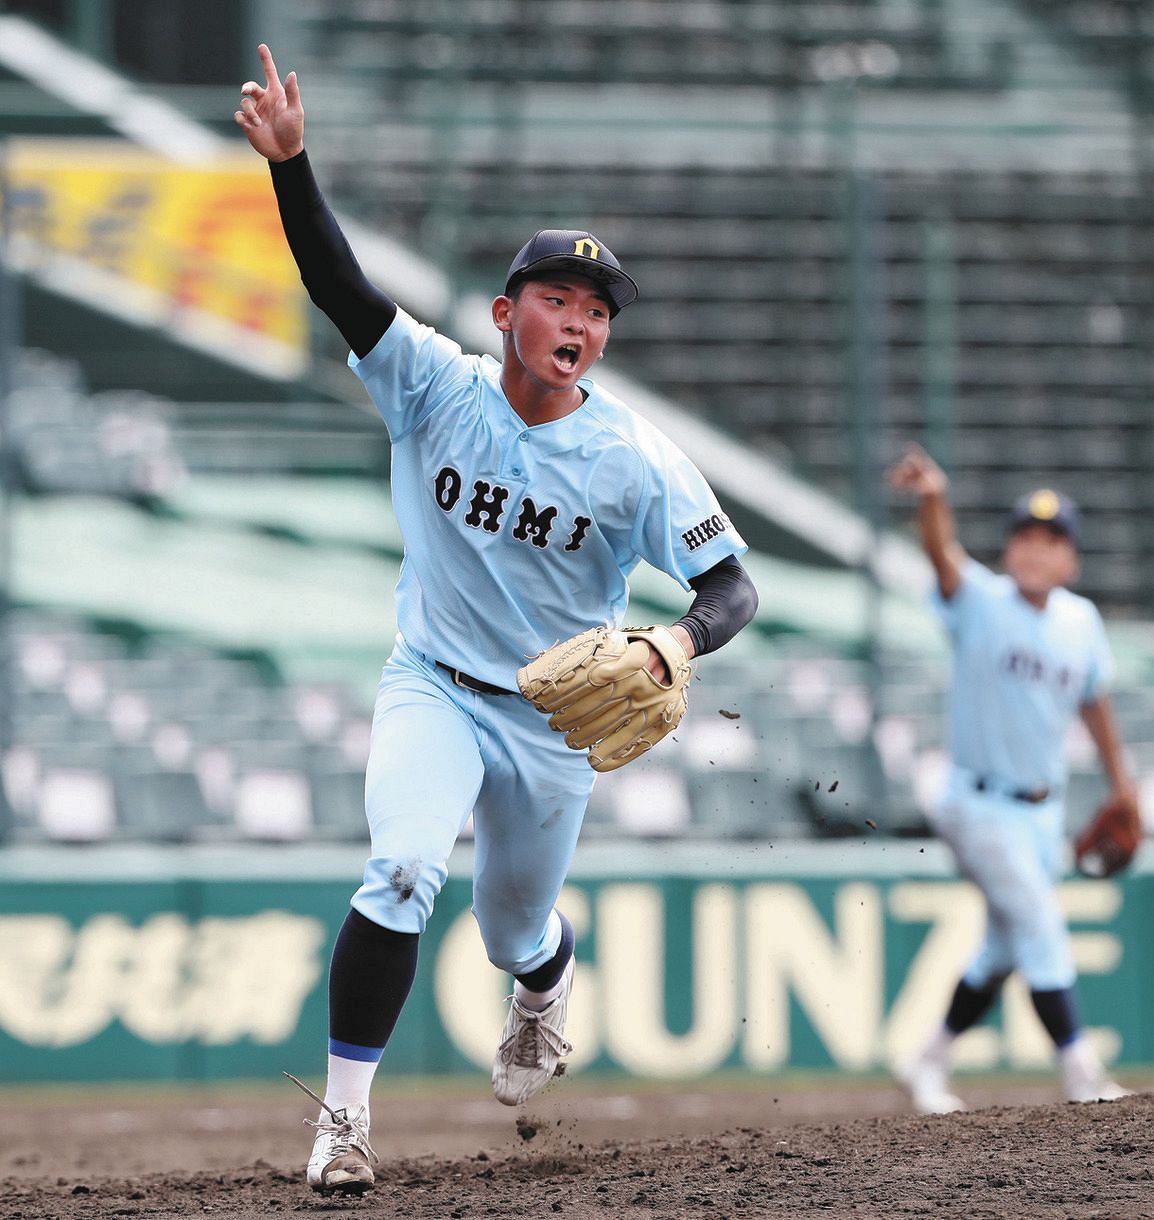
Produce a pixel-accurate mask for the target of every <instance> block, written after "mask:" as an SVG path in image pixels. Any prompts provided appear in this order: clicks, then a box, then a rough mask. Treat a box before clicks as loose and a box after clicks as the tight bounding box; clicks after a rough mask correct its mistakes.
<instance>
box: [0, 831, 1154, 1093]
mask: <svg viewBox="0 0 1154 1220" xmlns="http://www.w3.org/2000/svg"><path fill="white" fill-rule="evenodd" d="M1147 852H1149V848H1147ZM360 864H361V860H360V856H359V854H358V853H357V852H355V851H352V852H350V851H349V850H348V849H341V850H331V849H324V848H318V847H315V846H310V847H283V848H265V849H261V850H254V849H251V848H248V847H243V848H242V847H240V846H238V847H236V848H234V849H230V851H229V852H228V853H224V852H222V851H221V850H220V849H214V850H205V851H199V850H195V849H189V850H178V851H157V850H149V849H140V850H131V849H127V848H123V849H108V850H99V849H98V850H91V849H74V850H67V849H59V850H51V851H49V850H35V849H18V850H17V849H11V850H9V851H7V852H0V1082H6V1083H11V1082H33V1081H69V1080H72V1081H77V1080H128V1079H204V1080H211V1079H235V1078H252V1077H264V1076H273V1075H276V1074H279V1073H280V1072H281V1071H282V1070H284V1069H287V1070H290V1071H293V1072H294V1073H297V1074H313V1073H319V1072H321V1071H322V1070H323V1065H324V1051H325V971H326V965H327V961H328V955H329V951H330V948H331V944H332V941H333V938H334V936H335V935H336V931H337V929H338V927H339V926H340V923H341V920H342V919H343V917H344V912H345V910H346V907H347V903H348V898H349V895H350V894H351V892H352V890H353V889H354V888H355V886H356V883H357V881H358V879H359V872H360ZM470 864H471V857H470V853H469V852H468V851H467V850H462V851H460V852H459V853H458V855H457V856H455V857H454V860H453V868H452V873H451V876H450V879H449V882H448V884H447V885H446V888H445V890H444V892H443V894H442V896H441V898H440V900H439V903H438V907H437V910H436V912H435V914H434V918H433V921H432V924H431V925H430V928H429V931H428V933H427V935H426V937H425V939H424V941H423V944H422V951H421V963H420V969H419V972H418V978H417V983H416V986H415V987H414V990H413V994H412V998H411V1000H410V1002H409V1005H408V1007H407V1008H406V1010H405V1013H404V1014H403V1016H402V1018H401V1022H400V1024H399V1025H398V1027H397V1031H396V1034H395V1036H394V1039H393V1042H392V1043H391V1045H390V1046H389V1048H388V1051H387V1052H386V1060H385V1062H386V1065H387V1070H389V1071H391V1072H393V1073H409V1072H419V1073H437V1072H461V1071H474V1070H478V1071H487V1070H488V1064H489V1061H490V1058H491V1055H492V1052H493V1048H494V1046H495V1045H496V1041H497V1038H498V1033H499V1030H500V1028H501V1023H502V1013H503V999H504V996H505V995H506V994H507V992H508V979H507V978H506V977H505V976H503V975H501V974H500V973H498V972H497V971H495V970H494V969H493V968H492V967H491V966H489V965H488V964H487V962H486V961H485V958H484V954H483V951H482V949H481V943H480V939H479V937H478V935H477V932H476V928H475V925H474V922H473V918H472V916H471V914H470V913H469V900H470V893H469V880H468V877H469V868H470ZM1061 896H1062V902H1063V904H1064V906H1065V909H1066V912H1067V915H1068V917H1069V920H1070V924H1071V929H1072V933H1073V942H1074V952H1075V956H1076V960H1077V963H1078V968H1079V971H1080V975H1081V978H1080V983H1079V993H1080V997H1081V1003H1082V1008H1083V1014H1084V1017H1085V1020H1086V1022H1087V1024H1088V1025H1089V1026H1090V1027H1091V1029H1092V1031H1093V1036H1094V1038H1095V1039H1096V1041H1097V1042H1098V1045H1099V1048H1100V1049H1101V1051H1102V1053H1103V1054H1104V1055H1105V1056H1106V1058H1107V1059H1109V1060H1112V1061H1115V1062H1121V1063H1124V1064H1148V1063H1152V1062H1154V1027H1152V1024H1151V1022H1150V1020H1149V1013H1150V1007H1149V996H1150V994H1151V982H1152V980H1154V946H1152V940H1154V861H1152V860H1151V859H1150V857H1149V855H1147V856H1146V857H1144V858H1143V859H1142V860H1140V861H1139V867H1138V868H1137V869H1136V870H1135V871H1133V872H1132V873H1130V874H1127V875H1126V876H1125V877H1124V878H1123V879H1121V880H1117V881H1086V880H1081V879H1073V878H1071V879H1069V880H1067V881H1065V882H1064V883H1063V884H1062V887H1061ZM563 906H564V909H565V910H566V912H567V913H568V914H569V915H570V917H571V918H572V920H573V923H574V925H575V927H576V930H577V957H578V969H577V986H576V990H575V993H574V998H573V1001H572V1005H571V1009H570V1024H569V1031H568V1032H569V1036H570V1037H571V1039H572V1041H573V1042H574V1044H575V1046H576V1048H577V1049H576V1052H575V1054H574V1057H573V1061H572V1063H573V1070H579V1069H582V1068H591V1069H596V1070H598V1071H606V1072H622V1073H628V1074H630V1075H635V1076H641V1077H669V1078H686V1077H689V1078H692V1077H694V1076H699V1075H705V1074H708V1073H712V1072H715V1071H718V1070H723V1069H738V1070H741V1069H745V1070H747V1071H749V1072H752V1073H773V1072H777V1071H781V1070H785V1069H794V1068H831V1069H840V1070H846V1071H854V1072H862V1071H871V1070H878V1069H883V1068H885V1067H886V1066H887V1064H888V1063H890V1062H891V1061H892V1059H893V1058H894V1057H899V1056H901V1055H902V1054H903V1053H905V1052H907V1051H908V1049H909V1048H910V1047H911V1046H912V1045H914V1044H915V1043H916V1042H917V1040H918V1039H919V1038H920V1037H922V1036H923V1034H924V1033H925V1032H926V1031H927V1030H928V1029H929V1028H930V1027H931V1026H932V1025H933V1024H934V1023H935V1022H936V1021H937V1020H939V1019H940V1017H941V1014H942V1012H943V1009H944V1005H945V1002H946V999H947V997H948V994H949V992H950V990H951V988H952V986H953V983H954V981H955V980H956V977H957V974H958V971H959V969H960V968H961V966H962V965H963V964H964V962H965V960H966V958H967V956H968V954H969V953H970V951H971V949H972V947H973V945H974V944H975V942H976V939H977V937H978V936H979V934H980V930H981V923H982V913H981V905H980V900H979V898H978V896H977V894H976V892H975V891H974V890H973V889H972V888H971V887H970V886H968V885H967V884H966V883H964V882H962V881H960V880H958V879H957V878H956V877H955V876H954V875H953V874H952V872H951V869H950V867H949V863H948V860H947V859H946V857H945V855H944V853H943V852H942V851H941V849H940V848H939V847H938V845H936V844H934V843H926V844H918V843H912V842H893V841H890V842H883V841H881V840H871V841H866V842H862V843H857V842H854V841H852V840H850V841H843V842H839V843H836V844H816V845H815V844H804V845H802V844H797V845H788V844H785V845H777V846H775V847H770V846H769V845H768V844H762V845H756V846H754V845H749V846H744V847H737V848H735V847H734V846H732V845H724V846H721V845H716V846H715V845H709V844H700V843H697V844H694V843H684V842H682V843H676V844H668V845H651V846H640V847H635V846H630V845H614V844H595V845H592V846H591V847H589V848H587V849H583V850H582V852H581V854H580V856H579V859H578V861H577V864H576V867H575V868H574V869H573V871H572V874H571V877H570V882H569V884H568V886H567V887H566V891H565V894H564V898H563ZM958 1050H959V1066H961V1067H968V1068H973V1069H985V1068H994V1067H1002V1066H1008V1067H1012V1068H1016V1069H1029V1068H1033V1067H1041V1066H1043V1065H1045V1064H1046V1063H1048V1062H1049V1049H1048V1046H1047V1042H1046V1040H1045V1037H1044V1035H1043V1034H1042V1032H1041V1030H1040V1028H1039V1026H1038V1024H1037V1021H1036V1019H1035V1018H1034V1016H1033V1012H1032V1010H1031V1008H1030V1005H1029V1000H1028V997H1027V996H1026V993H1025V991H1024V989H1022V988H1021V987H1020V986H1014V985H1013V984H1011V985H1010V987H1009V988H1008V989H1007V992H1006V994H1005V997H1004V999H1003V1002H1002V1003H1001V1005H1000V1006H999V1010H998V1011H997V1012H996V1014H995V1016H994V1017H993V1018H992V1019H991V1020H990V1021H989V1022H988V1023H987V1024H985V1025H983V1026H982V1027H981V1028H980V1029H978V1030H975V1031H973V1032H972V1033H970V1034H969V1035H967V1036H966V1038H964V1039H963V1040H962V1041H961V1043H960V1044H959V1048H958Z"/></svg>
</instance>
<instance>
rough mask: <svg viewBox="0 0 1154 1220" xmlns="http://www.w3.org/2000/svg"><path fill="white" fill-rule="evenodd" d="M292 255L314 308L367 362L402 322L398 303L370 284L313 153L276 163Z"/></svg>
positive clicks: (277, 185) (275, 176)
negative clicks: (318, 172) (316, 170)
mask: <svg viewBox="0 0 1154 1220" xmlns="http://www.w3.org/2000/svg"><path fill="white" fill-rule="evenodd" d="M269 171H270V172H271V174H272V185H273V190H274V191H275V192H276V201H277V206H278V207H279V208H280V219H281V224H282V225H284V232H285V237H287V238H288V244H289V249H290V250H291V251H292V255H293V258H295V259H296V264H297V267H299V268H300V273H301V281H302V283H303V284H304V286H305V288H306V289H308V294H309V296H310V297H311V298H312V301H313V303H314V304H315V305H316V306H317V307H318V308H320V309H323V310H324V311H325V313H326V314H328V316H329V317H330V318H331V319H332V321H333V323H334V324H335V325H336V328H337V330H339V331H340V332H341V334H342V335H344V337H345V342H346V343H347V344H348V345H349V347H351V348H352V349H353V351H354V352H356V354H357V355H358V356H367V355H368V354H369V352H371V351H372V350H373V348H374V347H376V345H377V343H378V341H379V340H380V337H381V336H382V335H383V334H384V333H385V331H387V330H388V329H389V327H390V326H391V325H392V322H393V319H394V318H395V317H396V316H397V303H396V301H394V300H392V299H390V298H389V297H387V296H386V295H385V294H384V293H383V292H381V291H379V289H376V288H374V287H373V286H372V284H370V283H369V281H368V280H367V279H365V275H364V272H363V271H362V270H361V268H360V264H359V263H358V262H357V260H356V257H355V256H354V255H353V252H352V250H350V249H349V243H348V242H347V241H346V240H345V235H344V234H343V233H342V232H341V229H340V225H338V224H337V221H336V217H335V216H334V215H333V214H332V212H331V211H330V210H329V205H328V204H327V203H326V202H325V197H324V195H322V194H321V188H320V187H319V186H318V185H317V180H316V178H315V177H314V176H313V171H312V166H311V165H309V155H308V153H307V152H304V151H302V152H299V153H297V155H296V156H295V157H290V158H289V159H288V160H287V161H270V162H269Z"/></svg>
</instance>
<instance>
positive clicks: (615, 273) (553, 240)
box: [505, 229, 637, 316]
mask: <svg viewBox="0 0 1154 1220" xmlns="http://www.w3.org/2000/svg"><path fill="white" fill-rule="evenodd" d="M547 271H572V272H575V273H577V274H578V275H585V276H588V277H589V278H590V279H591V280H596V281H597V282H598V283H600V284H604V285H605V291H606V292H607V293H608V294H609V299H610V300H611V301H612V302H613V308H612V309H611V310H610V311H609V313H610V316H613V315H614V314H616V313H617V311H618V310H620V309H624V308H625V306H626V305H631V304H632V303H633V302H634V301H636V300H637V285H636V284H635V283H634V282H633V280H632V279H631V278H630V277H629V276H628V275H626V274H625V272H624V271H622V270H621V264H620V263H619V262H618V261H617V259H616V258H615V257H614V255H613V251H612V250H610V249H609V247H608V246H606V245H605V244H604V243H603V242H600V241H598V240H597V238H596V237H594V236H593V234H592V233H586V232H584V231H583V230H581V229H542V230H541V231H540V232H538V233H534V234H533V236H532V237H531V238H529V240H528V241H527V242H526V243H525V244H524V245H523V246H522V247H521V249H520V250H519V251H518V252H517V257H516V258H515V259H514V260H513V262H512V264H511V265H510V267H509V274H508V275H507V276H506V277H505V291H506V292H509V291H510V290H511V289H512V288H513V287H514V286H515V285H517V284H518V283H520V282H521V281H522V280H526V279H530V278H532V279H537V278H538V277H539V276H540V275H542V274H543V273H545V272H547Z"/></svg>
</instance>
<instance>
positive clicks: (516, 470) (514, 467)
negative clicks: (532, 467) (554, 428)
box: [509, 432, 529, 479]
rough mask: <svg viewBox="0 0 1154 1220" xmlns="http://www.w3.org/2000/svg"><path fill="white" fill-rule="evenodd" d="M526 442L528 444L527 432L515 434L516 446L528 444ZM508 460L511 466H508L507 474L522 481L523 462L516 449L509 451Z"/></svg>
mask: <svg viewBox="0 0 1154 1220" xmlns="http://www.w3.org/2000/svg"><path fill="white" fill-rule="evenodd" d="M528 442H529V433H528V432H519V433H518V434H517V444H518V445H525V444H528ZM522 452H524V451H523V450H522ZM509 459H510V461H511V465H510V466H509V473H510V474H511V475H512V476H513V478H515V479H523V478H524V477H525V461H524V459H523V458H522V457H521V456H520V455H519V454H518V450H517V448H513V449H512V450H511V451H510V453H509Z"/></svg>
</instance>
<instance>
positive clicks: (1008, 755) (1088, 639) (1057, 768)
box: [933, 559, 1113, 790]
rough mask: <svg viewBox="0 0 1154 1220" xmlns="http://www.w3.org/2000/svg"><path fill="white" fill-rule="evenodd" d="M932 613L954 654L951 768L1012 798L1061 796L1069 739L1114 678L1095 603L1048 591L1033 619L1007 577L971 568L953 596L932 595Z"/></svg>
mask: <svg viewBox="0 0 1154 1220" xmlns="http://www.w3.org/2000/svg"><path fill="white" fill-rule="evenodd" d="M933 604H934V606H935V608H936V609H937V612H938V614H939V616H940V617H941V619H942V621H943V622H944V623H945V625H946V627H947V628H948V630H949V633H950V640H951V643H952V645H953V674H952V677H951V681H950V689H949V694H948V698H947V707H948V720H949V738H950V751H951V754H952V757H953V761H954V762H955V763H956V764H957V765H959V766H961V767H965V768H967V769H969V770H970V771H972V772H974V773H975V775H977V776H982V777H985V778H987V779H988V780H990V781H993V782H995V783H998V784H1001V785H1004V786H1006V787H1009V788H1011V789H1017V788H1021V789H1027V790H1029V789H1035V788H1041V787H1043V786H1047V787H1050V788H1052V789H1055V790H1060V789H1061V788H1062V787H1063V786H1064V784H1065V782H1066V774H1067V760H1066V750H1065V734H1066V730H1067V728H1068V727H1069V725H1070V722H1071V720H1072V719H1073V717H1074V716H1075V715H1076V713H1077V711H1078V708H1079V705H1081V704H1082V703H1086V702H1089V701H1091V700H1093V699H1095V698H1097V697H1098V696H1099V695H1100V694H1102V693H1103V692H1104V691H1105V689H1106V688H1107V686H1108V685H1109V682H1110V680H1111V678H1112V675H1113V662H1112V660H1111V657H1110V650H1109V646H1108V644H1107V642H1106V632H1105V628H1104V627H1103V624H1102V618H1101V615H1099V613H1098V611H1097V609H1096V607H1095V606H1094V604H1093V602H1090V601H1088V600H1087V599H1086V598H1084V597H1080V596H1078V594H1076V593H1071V592H1070V590H1068V589H1055V590H1054V591H1053V592H1052V593H1051V594H1050V596H1049V598H1048V599H1047V602H1046V606H1045V609H1042V610H1039V609H1037V608H1036V607H1035V606H1033V605H1031V604H1030V603H1029V602H1028V601H1027V600H1026V599H1025V598H1024V597H1022V596H1021V594H1020V593H1019V592H1018V590H1017V586H1016V585H1015V584H1014V582H1013V580H1012V579H1011V578H1010V577H1009V576H1004V575H995V574H994V573H993V572H991V571H990V570H989V569H988V568H986V567H983V566H982V565H981V564H980V563H978V562H977V561H976V560H973V559H970V560H969V561H968V562H967V563H966V565H965V567H964V569H963V572H962V583H961V586H960V587H959V588H958V590H957V592H956V593H955V594H954V596H953V597H952V598H950V599H949V600H948V601H947V600H945V599H943V598H942V596H941V594H940V592H936V593H935V595H934V598H933Z"/></svg>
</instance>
